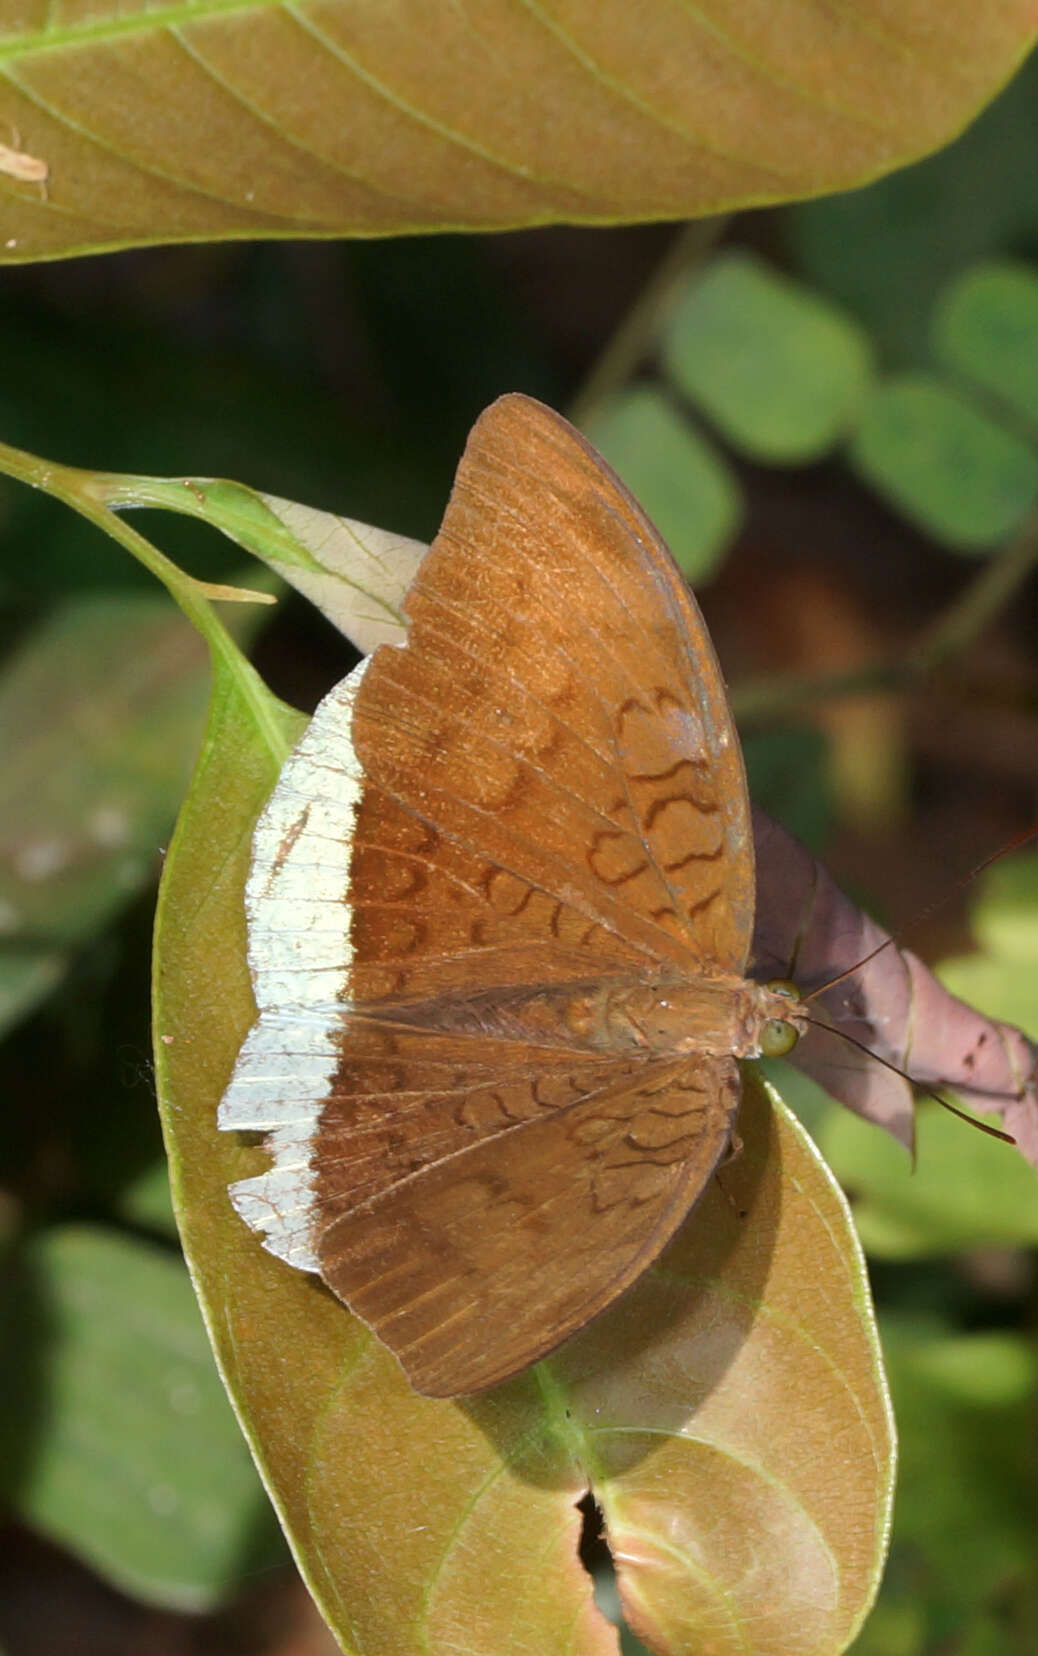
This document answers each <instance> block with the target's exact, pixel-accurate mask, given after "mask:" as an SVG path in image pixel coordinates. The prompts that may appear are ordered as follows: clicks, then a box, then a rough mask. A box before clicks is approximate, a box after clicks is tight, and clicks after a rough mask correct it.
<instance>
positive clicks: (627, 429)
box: [584, 386, 742, 583]
mask: <svg viewBox="0 0 1038 1656" xmlns="http://www.w3.org/2000/svg"><path fill="white" fill-rule="evenodd" d="M584 429H585V434H586V435H587V437H588V438H589V440H590V441H591V442H592V443H594V445H595V447H596V448H597V449H598V450H599V452H600V453H601V454H602V455H603V456H604V457H605V459H606V460H608V461H609V464H610V465H611V466H612V467H613V468H614V470H615V471H616V472H617V473H618V474H619V475H620V477H622V478H623V481H624V482H625V483H626V484H627V487H628V488H629V489H630V491H631V493H632V494H633V495H634V496H635V497H636V498H637V500H638V501H639V502H640V503H641V505H642V507H643V508H644V509H645V511H646V512H647V513H648V514H649V516H650V517H651V518H652V521H653V522H654V523H655V525H656V527H657V529H658V530H659V532H660V534H661V535H662V536H663V539H664V540H665V541H666V543H667V545H668V546H669V547H670V550H671V552H672V553H673V554H674V557H675V559H676V560H677V563H678V565H679V566H680V568H681V571H682V573H683V574H684V575H685V576H686V577H687V578H688V580H690V581H693V582H696V583H702V582H703V581H706V580H709V578H710V576H711V575H712V574H713V573H714V571H715V570H716V569H717V567H718V564H719V563H720V561H721V558H722V555H723V554H724V552H725V550H726V549H727V547H728V544H729V542H730V541H731V540H732V538H733V536H734V535H735V532H736V530H737V528H738V524H739V518H740V516H741V511H742V502H741V496H740V492H739V485H738V483H737V481H736V479H735V477H734V476H733V474H732V472H731V470H730V469H729V467H728V465H727V464H726V463H725V461H724V460H723V459H722V457H721V455H720V454H719V453H718V452H717V450H716V449H715V448H714V447H713V445H712V444H711V443H709V442H708V441H707V439H706V438H705V437H702V436H701V435H700V434H699V432H698V431H697V430H696V429H695V427H694V426H693V425H692V423H691V421H689V420H687V419H686V418H685V417H684V416H683V415H682V414H680V413H679V412H678V410H677V409H676V408H675V407H674V405H673V404H672V403H671V402H670V401H669V399H668V398H666V397H664V396H661V395H660V393H659V392H658V391H655V390H652V389H651V388H650V387H648V386H639V387H637V388H636V389H634V390H632V391H626V392H624V393H623V394H622V395H620V396H618V397H616V398H615V399H614V400H613V401H611V402H609V403H606V404H604V405H603V406H602V407H601V408H600V409H596V411H595V413H594V415H593V416H592V417H591V418H590V419H589V420H588V421H587V422H586V423H585V428H584Z"/></svg>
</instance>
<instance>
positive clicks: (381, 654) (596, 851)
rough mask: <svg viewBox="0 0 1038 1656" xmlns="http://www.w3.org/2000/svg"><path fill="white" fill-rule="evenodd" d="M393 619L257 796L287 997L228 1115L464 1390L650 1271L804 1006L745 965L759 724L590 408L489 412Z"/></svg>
mask: <svg viewBox="0 0 1038 1656" xmlns="http://www.w3.org/2000/svg"><path fill="white" fill-rule="evenodd" d="M406 611H407V615H408V617H409V621H410V630H409V634H408V638H407V642H406V644H404V645H402V646H397V645H382V646H381V647H380V648H379V649H377V650H376V651H375V653H374V654H373V655H372V656H371V657H369V659H368V660H367V661H365V662H363V663H362V664H361V665H360V666H359V667H358V668H357V669H356V670H355V672H353V673H351V674H350V676H349V677H348V678H347V679H346V680H345V681H344V682H343V683H342V684H340V685H339V686H338V687H337V688H336V689H335V690H333V691H332V693H331V694H330V695H329V696H328V697H327V698H326V700H325V701H324V702H323V703H322V704H321V706H320V707H319V708H318V710H317V712H316V714H315V715H314V718H313V721H312V723H311V725H310V727H309V729H308V731H307V733H306V735H305V736H304V738H303V740H302V741H301V742H300V744H299V746H298V748H297V749H296V750H295V752H294V753H293V754H292V756H291V758H290V759H289V761H288V763H287V764H286V765H285V768H284V770H283V772H282V775H281V778H280V780H279V782H278V785H277V788H276V789H275V792H274V794H273V797H272V799H271V801H270V803H269V805H268V806H267V809H266V811H265V812H264V814H263V816H262V817H261V819H260V822H259V825H258V827H257V830H256V836H255V841H254V849H253V862H252V871H251V874H250V878H249V882H248V888H247V896H246V906H247V911H248V919H249V962H250V968H251V971H252V977H253V983H254V986H255V991H256V999H257V1002H258V1005H259V1009H260V1017H259V1020H258V1022H257V1023H256V1025H255V1026H254V1028H253V1029H252V1031H251V1032H250V1034H249V1036H248V1037H247V1039H246V1041H245V1043H244V1045H243V1047H242V1051H241V1054H240V1055H239V1058H238V1063H237V1067H236V1069H235V1072H234V1075H233V1078H232V1080H231V1083H230V1086H229V1087H228V1090H227V1093H226V1095H225V1097H224V1099H223V1103H222V1105H221V1108H220V1125H221V1127H225V1128H235V1129H251V1130H255V1129H261V1130H263V1131H265V1132H267V1133H268V1134H269V1137H268V1139H267V1141H266V1142H267V1148H268V1149H269V1151H270V1153H271V1154H272V1156H273V1158H274V1160H273V1166H272V1167H271V1168H270V1170H269V1171H268V1172H265V1173H262V1174H260V1175H259V1176H258V1177H255V1178H251V1179H246V1180H244V1181H243V1182H241V1183H239V1184H236V1185H235V1186H233V1188H232V1191H231V1199H232V1201H233V1202H234V1205H235V1207H236V1208H237V1210H238V1212H239V1213H240V1214H241V1216H242V1218H244V1219H245V1220H246V1221H247V1222H248V1224H250V1225H251V1226H252V1227H253V1228H254V1229H256V1230H257V1231H260V1232H262V1233H264V1236H265V1245H266V1246H267V1247H268V1248H269V1249H270V1250H271V1252H273V1253H275V1254H277V1255H278V1256H279V1257H281V1258H282V1259H284V1260H286V1261H288V1263H289V1264H291V1265H295V1266H298V1267H299V1268H301V1269H303V1270H308V1271H317V1272H319V1273H320V1275H321V1277H322V1278H323V1280H324V1281H325V1282H326V1283H327V1285H328V1286H329V1287H330V1288H331V1289H332V1290H333V1291H334V1292H335V1293H336V1294H337V1295H338V1296H339V1297H340V1298H341V1299H342V1300H344V1301H345V1302H346V1304H347V1305H348V1306H349V1307H350V1309H351V1310H352V1311H354V1312H355V1313H356V1314H357V1315H358V1316H359V1317H361V1318H363V1320H364V1321H365V1322H366V1323H367V1324H368V1325H369V1326H370V1327H371V1328H372V1329H373V1330H374V1332H375V1333H376V1334H377V1335H378V1337H379V1339H380V1340H383V1341H384V1342H385V1344H386V1345H387V1346H388V1347H389V1348H390V1349H391V1350H392V1351H393V1352H395V1354H396V1356H397V1357H398V1358H399V1360H400V1362H401V1363H402V1365H403V1367H404V1370H405V1372H406V1374H407V1376H408V1379H409V1380H410V1381H411V1384H412V1385H413V1386H414V1387H415V1388H416V1389H417V1390H418V1391H421V1392H425V1393H427V1394H430V1395H432V1396H453V1395H456V1394H460V1393H466V1392H472V1391H477V1390H480V1389H481V1388H483V1387H486V1386H490V1385H493V1384H495V1383H497V1382H498V1381H501V1380H505V1379H507V1378H508V1377H509V1376H510V1375H513V1374H515V1373H516V1372H517V1371H518V1370H520V1369H522V1368H524V1367H526V1365H527V1364H529V1363H532V1362H534V1361H536V1360H537V1359H538V1358H541V1357H543V1356H545V1355H546V1354H547V1353H548V1352H550V1351H551V1350H552V1349H553V1348H554V1347H555V1346H557V1345H558V1344H559V1343H560V1342H561V1341H562V1340H565V1339H566V1338H567V1337H568V1336H569V1335H571V1334H573V1333H574V1332H575V1331H576V1330H577V1329H579V1328H581V1327H582V1326H583V1325H584V1324H585V1323H586V1322H587V1321H588V1320H589V1319H590V1318H591V1317H593V1316H595V1315H596V1314H597V1313H598V1312H600V1311H602V1310H603V1309H604V1308H605V1307H606V1306H607V1305H609V1304H610V1303H611V1302H612V1301H613V1300H615V1299H616V1297H617V1296H618V1295H619V1294H621V1293H622V1292H623V1290H624V1289H625V1288H627V1287H628V1286H629V1285H630V1284H631V1283H632V1282H633V1281H634V1280H635V1279H636V1278H637V1277H638V1276H639V1275H640V1274H641V1272H642V1271H644V1270H645V1269H646V1267H647V1266H648V1265H650V1264H651V1263H652V1261H653V1260H654V1259H655V1258H656V1256H657V1255H658V1254H659V1252H660V1250H661V1249H662V1248H663V1246H664V1244H665V1243H666V1242H667V1241H668V1240H669V1238H670V1237H671V1236H672V1235H673V1234H674V1232H675V1230H676V1229H677V1228H678V1226H679V1225H680V1224H681V1222H682V1220H683V1219H684V1218H685V1217H686V1215H687V1214H688V1212H689V1210H690V1209H691V1207H692V1206H693V1204H694V1203H695V1202H696V1201H697V1199H698V1198H699V1197H700V1196H701V1195H702V1193H703V1191H704V1189H705V1187H706V1185H707V1184H708V1182H709V1180H710V1178H711V1175H712V1173H713V1170H714V1169H715V1167H716V1166H717V1164H718V1161H719V1159H720V1158H721V1156H722V1155H723V1153H724V1151H725V1149H726V1147H727V1145H728V1143H729V1139H730V1137H731V1132H732V1123H733V1120H734V1116H735V1112H736V1109H737V1106H738V1100H739V1068H738V1063H737V1061H736V1060H737V1059H738V1058H739V1057H745V1056H756V1055H758V1054H759V1053H760V1052H761V1050H762V1048H765V1049H767V1050H783V1051H784V1050H787V1049H788V1047H789V1046H790V1045H792V1043H793V1041H794V1040H795V1038H796V1035H797V1033H798V1032H799V1030H800V1029H801V1028H802V1026H803V1016H802V1014H801V1013H800V1012H798V1010H797V1009H796V1007H795V1005H794V1004H793V1003H792V1002H791V1000H790V999H789V997H788V993H787V992H786V991H784V990H779V989H772V988H761V987H759V986H757V985H755V984H753V983H750V982H748V981H747V980H746V979H745V977H744V975H743V974H744V971H745V966H746V957H747V952H748V949H749V945H750V938H751V932H752V927H753V913H754V875H753V850H752V839H751V830H750V821H749V804H748V800H747V794H746V782H745V778H744V774H743V765H742V757H741V754H740V750H739V742H738V738H737V736H736V732H735V729H734V727H733V725H732V720H731V715H730V713H729V710H728V705H727V701H726V698H725V692H724V686H723V683H722V680H721V675H720V671H719V669H718V665H717V661H716V658H715V656H714V652H713V649H712V647H711V644H710V640H709V637H708V635H707V632H706V628H705V626H704V623H703V619H702V617H701V615H700V613H699V610H698V608H697V607H696V604H695V601H694V600H693V598H692V597H691V595H690V594H689V592H688V589H687V587H686V586H685V584H684V581H683V580H682V578H681V575H680V574H679V572H678V570H677V568H676V567H675V565H674V562H673V560H672V559H671V556H670V554H669V552H668V551H667V549H666V547H665V546H664V545H663V543H662V541H661V540H660V538H659V536H658V534H657V533H656V531H655V530H654V528H653V526H652V524H651V523H650V522H649V521H648V519H647V518H646V516H645V514H644V513H643V512H642V511H641V510H640V508H639V507H638V505H637V504H636V502H635V501H634V500H633V499H632V497H631V495H630V494H629V493H628V491H627V490H626V489H625V488H624V486H623V485H622V484H621V483H620V481H619V480H618V478H617V477H616V476H615V475H614V474H613V472H612V471H611V470H610V469H609V467H608V466H607V465H606V464H605V462H604V461H603V460H602V459H601V458H600V457H599V456H598V455H597V454H596V453H595V451H594V450H593V449H592V448H591V447H590V446H589V444H588V443H587V442H585V440H584V439H583V438H582V437H581V436H580V435H579V433H578V432H576V431H575V430H574V429H573V428H572V427H571V426H570V425H568V424H567V423H566V421H565V420H563V419H561V418H560V417H559V415H557V414H554V413H552V412H551V411H550V410H549V409H547V408H544V407H542V406H541V405H540V404H538V403H535V402H532V401H531V400H530V399H529V398H527V397H522V396H507V397H503V398H501V400H500V401H498V402H496V403H495V404H494V405H493V406H492V407H491V408H490V409H488V410H487V411H486V412H485V413H484V414H483V415H482V416H481V418H480V419H479V420H478V421H477V423H476V425H475V427H474V428H473V430H472V433H471V435H470V437H469V441H468V445H467V447H466V449H465V453H464V456H463V458H462V461H461V464H460V466H459V468H458V474H457V478H456V480H455V484H454V490H453V493H452V495H451V499H450V503H449V505H448V508H447V513H446V516H445V518H444V521H443V526H442V528H441V529H440V532H439V534H438V536H437V538H436V540H435V541H434V543H433V545H432V547H431V548H430V550H429V552H428V554H427V556H426V558H425V560H424V562H423V563H422V565H421V568H420V570H419V572H418V575H417V578H416V579H415V581H414V584H413V585H412V587H411V589H410V591H409V593H408V597H407V601H406Z"/></svg>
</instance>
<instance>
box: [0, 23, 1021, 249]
mask: <svg viewBox="0 0 1038 1656" xmlns="http://www.w3.org/2000/svg"><path fill="white" fill-rule="evenodd" d="M0 27H2V30H3V35H4V98H3V103H2V107H0V118H2V119H3V120H4V121H6V122H7V123H8V132H7V134H6V135H5V137H4V143H3V148H2V150H0V191H2V199H3V215H2V225H0V253H6V256H7V257H8V258H11V259H16V260H20V259H27V258H34V257H40V256H43V257H47V256H54V255H60V254H65V253H69V252H73V251H81V250H83V249H88V248H103V247H117V246H123V245H126V244H129V243H137V242H146V241H154V240H163V241H165V240H170V241H177V240H195V239H205V238H211V237H218V236H269V235H335V234H344V233H363V234H388V233H393V232H398V231H401V230H416V229H422V228H444V227H448V226H455V227H459V228H466V227H468V228H473V227H477V226H483V227H487V226H505V225H519V224H533V223H543V222H551V221H555V220H560V219H561V220H576V221H582V222H595V221H599V222H600V221H603V220H605V221H610V220H616V219H630V218H684V217H689V216H693V215H696V214H700V213H710V212H716V211H718V210H720V209H722V208H726V207H731V206H736V205H744V204H748V203H753V202H760V201H767V200H782V199H786V198H789V197H798V196H804V195H811V194H814V193H817V192H819V191H823V190H831V189H840V188H845V187H847V186H849V185H852V184H855V183H858V182H861V181H864V180H866V179H869V178H872V177H874V176H876V175H877V174H879V173H882V172H884V171H886V170H887V169H889V168H890V167H892V166H896V165H897V164H899V163H900V162H903V161H906V160H909V159H911V158H913V157H915V156H917V155H920V154H923V153H926V152H927V151H929V150H931V149H934V148H935V147H937V146H938V145H940V144H942V143H944V142H945V141H947V139H949V138H950V137H952V136H953V135H954V134H955V133H956V132H957V131H958V130H959V129H960V128H961V127H962V126H963V125H964V124H965V123H966V122H967V121H968V120H969V118H970V117H971V115H972V114H973V113H974V112H975V111H976V110H977V109H978V108H979V107H980V106H981V105H982V104H983V103H985V102H986V101H987V100H988V99H989V98H990V97H991V96H992V95H993V94H994V93H995V92H996V91H997V90H998V88H999V87H1000V86H1001V85H1002V83H1003V82H1004V81H1005V80H1006V78H1007V77H1008V76H1009V75H1010V74H1011V73H1012V71H1013V69H1014V67H1015V66H1016V64H1017V63H1018V62H1019V61H1020V59H1021V57H1022V56H1023V55H1024V53H1025V51H1026V49H1027V46H1028V44H1029V43H1030V41H1031V40H1032V39H1033V35H1034V30H1035V17H1034V8H1033V6H1032V4H1031V3H1030V0H1005V3H1004V4H1002V5H999V6H997V7H978V6H977V5H976V4H975V3H974V0H910V3H908V4H905V5H901V6H897V7H892V6H891V5H889V4H888V3H886V0H861V3H859V4H857V5H855V6H853V7H850V6H819V5H817V4H816V3H815V0H787V3H786V4H785V5H783V6H781V7H778V8H761V7H760V6H758V5H755V4H752V3H751V0H716V3H715V4H714V5H713V6H711V7H709V8H703V7H691V6H686V5H683V4H681V3H679V0H655V3H654V4H653V5H651V6H631V5H630V4H629V0H600V3H598V4H591V3H589V0H550V3H549V4H544V5H525V4H518V3H517V0H479V3H478V4H475V5H472V6H464V7H463V6H449V5H441V6H428V5H422V4H419V3H417V0H397V3H395V4H387V3H386V0H356V3H354V0H323V3H322V0H312V3H308V4H304V5H301V6H294V7H289V6H287V5H275V4H252V5H249V4H244V5H212V4H208V3H202V0H187V4H183V5H178V6H175V7H174V6H170V5H165V4H159V5H153V4H150V3H149V4H145V3H144V0H129V3H128V4H126V5H118V6H117V5H115V4H114V3H113V0H98V4H96V5H91V6H85V5H75V4H72V5H70V6H66V7H64V8H62V9H60V10H57V11H55V10H54V9H48V8H47V7H45V6H43V5H42V4H40V3H39V0H37V3H36V4H34V5H30V6H29V7H28V8H25V7H22V6H17V5H15V3H14V0H4V8H3V16H2V23H0Z"/></svg>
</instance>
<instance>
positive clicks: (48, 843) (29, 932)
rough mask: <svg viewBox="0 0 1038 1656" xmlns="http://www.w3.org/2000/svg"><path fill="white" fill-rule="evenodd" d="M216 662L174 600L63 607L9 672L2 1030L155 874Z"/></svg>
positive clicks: (2, 801)
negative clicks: (209, 663)
mask: <svg viewBox="0 0 1038 1656" xmlns="http://www.w3.org/2000/svg"><path fill="white" fill-rule="evenodd" d="M207 681H208V667H207V661H206V655H205V651H204V649H203V647H202V645H201V643H200V641H199V640H198V639H197V638H196V637H195V636H194V635H193V634H192V633H191V631H190V630H189V629H188V628H187V627H185V626H184V624H183V621H182V619H181V618H180V617H179V616H178V614H177V612H176V610H175V609H174V607H173V605H172V604H170V603H168V602H167V601H166V600H165V599H164V598H160V597H156V596H153V595H151V594H148V595H146V596H144V595H136V594H130V593H119V594H116V593H110V594H104V595H97V596H91V597H86V598H79V599H75V600H72V601H70V602H67V603H65V604H62V605H60V606H59V608H58V609H57V610H56V611H55V612H54V614H53V615H51V616H50V617H49V618H48V620H46V621H45V622H43V623H42V624H41V625H40V626H39V627H37V628H36V629H35V630H34V631H32V632H31V633H30V634H29V635H28V637H27V638H26V640H25V642H24V643H23V644H22V646H21V648H20V649H19V650H18V651H17V653H16V654H15V656H14V657H13V658H12V659H11V660H10V661H9V662H8V663H7V664H6V667H5V670H4V673H3V676H2V678H0V751H2V752H3V754H4V756H5V757H4V765H3V770H2V773H0V824H2V827H0V938H2V944H0V1028H2V1027H3V1026H4V1025H5V1024H10V1023H13V1022H14V1021H15V1019H16V1018H18V1017H22V1016H24V1015H25V1014H26V1013H27V1012H28V1011H30V1010H31V1009H32V1007H33V1006H34V1005H35V1004H36V1003H37V1002H38V1001H39V1000H40V999H41V998H42V997H43V996H44V995H45V994H47V993H48V992H49V990H50V989H51V988H52V986H53V985H54V983H55V982H56V981H57V979H58V978H59V977H60V975H61V973H62V971H63V969H64V964H65V961H66V959H67V958H68V955H69V952H70V951H71V950H72V949H74V948H76V947H78V946H80V945H81V944H82V943H83V942H84V941H86V940H87V939H88V938H90V937H92V936H93V935H95V934H96V933H97V931H99V930H100V928H101V927H103V926H104V925H105V924H107V922H108V921H109V920H110V919H111V918H112V916H113V915H114V914H115V913H117V912H118V911H119V910H120V909H122V908H123V907H124V906H125V904H126V903H127V902H128V900H129V899H130V898H131V897H132V896H133V895H134V894H135V893H136V892H137V891H139V890H140V889H141V887H142V886H143V885H145V884H146V883H147V881H148V880H150V879H152V878H154V876H155V874H156V872H157V859H156V850H157V847H158V846H160V845H161V844H162V842H163V841H164V839H165V837H166V835H167V834H168V832H169V829H170V825H171V823H172V821H173V818H174V815H175V813H176V809H177V805H178V803H179V801H180V799H181V798H182V797H183V793H184V789H185V787H186V786H187V782H188V778H189V776H190V773H191V764H192V760H193V758H194V754H195V751H196V749H197V746H198V737H199V731H200V729H201V723H202V716H203V711H204V707H205V697H206V688H207Z"/></svg>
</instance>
